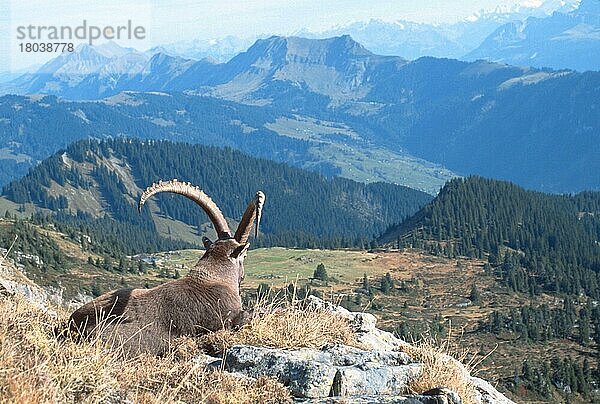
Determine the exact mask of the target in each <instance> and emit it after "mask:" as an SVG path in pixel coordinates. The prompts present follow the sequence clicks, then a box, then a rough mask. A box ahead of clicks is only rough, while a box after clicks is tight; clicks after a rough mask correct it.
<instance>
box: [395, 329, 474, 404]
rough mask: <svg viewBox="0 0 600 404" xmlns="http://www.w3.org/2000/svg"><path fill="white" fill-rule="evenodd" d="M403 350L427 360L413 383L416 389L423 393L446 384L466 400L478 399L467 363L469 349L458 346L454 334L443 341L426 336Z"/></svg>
mask: <svg viewBox="0 0 600 404" xmlns="http://www.w3.org/2000/svg"><path fill="white" fill-rule="evenodd" d="M403 350H404V351H405V352H406V353H407V354H408V355H409V356H410V357H412V358H413V359H415V360H416V361H418V362H421V363H422V364H423V371H422V373H421V375H420V376H419V377H418V378H417V379H415V380H414V381H413V382H412V383H411V384H410V385H409V388H410V389H411V390H412V392H414V393H416V394H420V393H424V392H426V391H428V390H431V389H435V388H438V387H439V388H442V387H445V388H448V389H450V390H452V391H454V392H455V393H457V394H458V396H459V397H460V398H461V400H462V402H463V403H464V404H474V403H477V402H478V394H477V390H476V388H475V385H474V384H473V382H472V381H471V378H470V373H469V370H468V369H467V367H465V365H463V362H464V360H465V359H466V358H467V356H468V353H467V352H459V351H458V350H456V349H454V348H453V347H452V344H451V343H450V336H448V337H447V338H446V339H444V340H443V341H441V342H438V341H437V340H435V339H433V338H430V337H427V338H423V339H422V340H420V341H417V342H413V343H412V344H406V345H405V346H404V347H403ZM456 358H457V359H456Z"/></svg>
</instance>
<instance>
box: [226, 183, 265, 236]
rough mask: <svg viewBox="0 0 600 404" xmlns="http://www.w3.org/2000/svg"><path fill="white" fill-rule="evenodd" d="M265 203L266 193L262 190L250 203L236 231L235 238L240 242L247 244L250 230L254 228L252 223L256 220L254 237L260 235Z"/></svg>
mask: <svg viewBox="0 0 600 404" xmlns="http://www.w3.org/2000/svg"><path fill="white" fill-rule="evenodd" d="M264 204H265V194H263V193H262V192H261V191H258V192H257V193H256V196H255V197H254V199H253V200H252V202H250V203H249V204H248V207H247V208H246V211H245V212H244V216H242V220H240V224H239V225H238V228H237V230H236V231H235V236H233V238H235V239H236V240H237V242H238V243H240V244H246V243H247V242H248V237H250V231H251V230H252V224H253V223H254V222H255V221H256V227H255V228H254V237H256V236H257V235H258V227H259V226H260V218H261V216H262V208H263V205H264Z"/></svg>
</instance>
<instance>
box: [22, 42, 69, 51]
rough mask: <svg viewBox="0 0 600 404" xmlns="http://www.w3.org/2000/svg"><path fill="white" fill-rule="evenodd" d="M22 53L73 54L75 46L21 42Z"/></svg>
mask: <svg viewBox="0 0 600 404" xmlns="http://www.w3.org/2000/svg"><path fill="white" fill-rule="evenodd" d="M19 49H20V50H21V52H56V53H58V52H73V51H74V50H75V45H73V43H72V42H21V43H20V44H19Z"/></svg>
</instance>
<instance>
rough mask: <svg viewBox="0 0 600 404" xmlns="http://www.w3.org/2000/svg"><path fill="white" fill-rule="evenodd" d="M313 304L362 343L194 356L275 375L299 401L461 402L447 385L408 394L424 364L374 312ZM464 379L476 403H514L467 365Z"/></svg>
mask: <svg viewBox="0 0 600 404" xmlns="http://www.w3.org/2000/svg"><path fill="white" fill-rule="evenodd" d="M309 304H311V305H314V306H315V307H318V308H320V309H323V310H328V311H330V312H332V313H334V314H336V315H339V316H342V317H344V318H346V319H348V321H349V322H350V325H351V326H352V328H353V330H354V332H355V334H356V338H357V342H358V344H357V345H359V347H354V346H346V345H341V344H330V345H327V346H325V347H323V348H322V349H320V350H316V349H309V348H300V349H277V348H267V347H257V346H248V345H236V346H233V347H231V348H230V349H229V350H228V351H227V353H226V354H225V355H224V357H223V359H219V358H212V357H210V356H206V355H203V356H201V357H198V358H196V359H195V360H196V361H197V363H199V364H203V365H205V366H207V367H214V368H218V367H223V368H225V369H226V370H228V371H229V372H233V373H236V374H240V375H243V376H246V377H252V378H258V377H260V376H270V377H274V378H276V379H277V380H279V381H280V382H281V383H283V384H284V385H286V386H287V387H288V388H289V389H290V391H291V393H292V395H293V396H294V397H295V399H296V400H297V401H299V402H303V401H306V402H311V403H338V402H340V403H341V402H352V403H373V402H381V403H404V404H409V403H410V404H433V403H436V404H443V403H447V404H451V403H454V404H457V403H461V399H460V397H459V396H458V395H457V394H456V393H455V392H452V391H450V390H448V389H447V388H444V386H439V387H440V388H436V389H433V390H431V391H429V392H426V393H423V394H420V395H416V394H409V392H410V388H409V385H410V383H411V382H412V381H414V380H415V379H416V378H418V377H419V376H420V375H421V372H422V371H423V364H421V363H418V362H417V361H415V360H414V359H412V358H411V357H410V356H409V355H407V354H406V353H405V352H403V350H404V349H403V348H407V347H409V344H408V343H406V342H404V341H402V340H401V339H398V338H396V337H395V336H394V335H393V334H391V333H389V332H386V331H383V330H380V329H378V328H377V327H376V323H377V319H376V318H375V317H374V316H373V315H371V314H368V313H353V312H350V311H348V310H346V309H344V308H342V307H339V306H335V305H333V304H330V303H327V302H324V301H323V300H320V299H318V298H315V297H310V298H309ZM452 360H453V359H452ZM453 361H454V360H453ZM459 366H460V367H461V368H462V369H464V367H462V365H459ZM464 377H465V378H467V380H468V381H470V382H471V383H472V385H473V387H474V389H475V390H476V395H477V397H476V401H478V402H480V403H483V404H491V403H499V404H509V403H512V401H511V400H509V399H507V398H506V397H504V396H503V395H502V394H501V393H499V392H498V391H497V390H496V389H495V388H494V387H492V386H491V385H490V384H489V383H488V382H486V381H484V380H482V379H478V378H475V377H471V376H470V375H469V373H468V371H467V369H464Z"/></svg>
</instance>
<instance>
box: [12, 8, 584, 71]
mask: <svg viewBox="0 0 600 404" xmlns="http://www.w3.org/2000/svg"><path fill="white" fill-rule="evenodd" d="M550 1H553V2H554V1H555V2H557V3H558V2H559V1H560V0H550ZM569 1H573V0H569ZM542 3H543V2H542V0H500V1H498V0H409V1H399V0H320V1H319V0H296V1H284V0H238V1H231V0H200V1H192V0H174V1H166V0H141V1H133V0H118V1H112V0H109V1H102V2H98V1H94V2H91V1H85V2H84V1H81V0H78V1H73V0H66V1H57V0H35V1H34V0H0V33H1V34H2V37H3V38H2V43H0V59H3V61H0V63H3V64H6V63H7V61H8V60H12V62H10V63H11V65H12V66H18V65H20V66H24V65H27V64H29V65H31V64H33V63H34V62H38V63H39V62H40V61H41V60H42V58H43V55H23V54H19V53H18V52H16V48H17V47H18V46H19V42H21V41H19V40H18V39H17V38H16V28H17V27H18V26H21V25H25V26H26V25H29V24H33V25H43V26H48V25H54V26H61V25H70V26H73V27H75V26H77V25H78V24H81V21H82V20H83V19H86V20H87V21H88V24H94V25H97V26H101V27H103V26H106V25H120V24H125V23H126V22H127V20H132V22H133V23H134V24H135V25H142V26H144V27H145V28H146V32H147V35H146V38H145V40H143V41H140V40H134V41H130V42H128V41H119V44H121V45H125V46H133V47H135V48H137V49H147V48H149V47H151V46H155V45H157V44H161V43H162V44H164V43H170V42H176V41H182V40H190V39H195V38H199V39H209V38H215V37H224V36H227V35H235V36H241V37H252V36H256V35H259V34H284V35H285V34H292V33H294V32H298V31H301V30H303V29H307V30H310V31H322V30H326V29H328V28H331V27H333V26H336V25H344V24H348V23H351V22H354V21H367V20H369V19H372V18H376V19H383V20H386V21H395V20H400V19H403V20H411V21H417V22H435V23H440V22H454V21H457V20H460V19H463V18H466V17H468V16H470V15H472V14H473V13H475V12H477V11H479V10H481V9H486V10H493V9H495V8H496V7H498V6H502V7H512V6H515V5H522V6H530V7H531V6H539V5H541V4H542ZM36 58H37V59H36ZM16 62H18V63H16ZM2 67H5V66H0V70H3V69H2Z"/></svg>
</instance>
